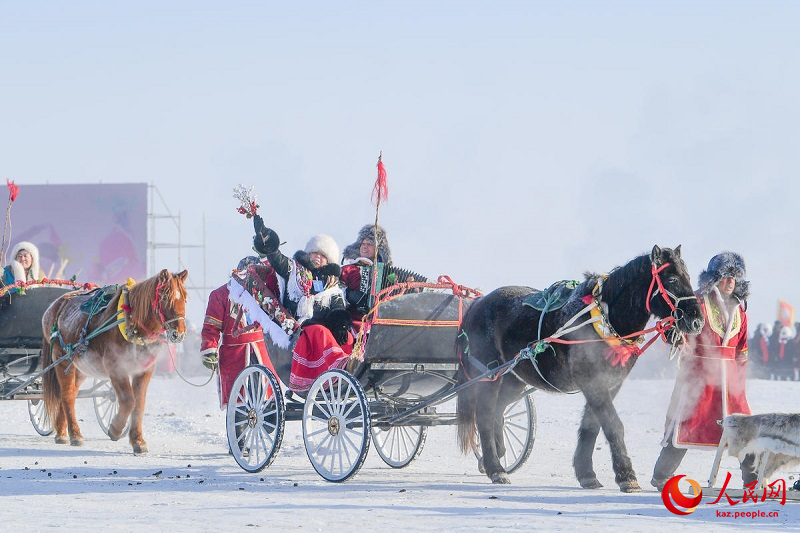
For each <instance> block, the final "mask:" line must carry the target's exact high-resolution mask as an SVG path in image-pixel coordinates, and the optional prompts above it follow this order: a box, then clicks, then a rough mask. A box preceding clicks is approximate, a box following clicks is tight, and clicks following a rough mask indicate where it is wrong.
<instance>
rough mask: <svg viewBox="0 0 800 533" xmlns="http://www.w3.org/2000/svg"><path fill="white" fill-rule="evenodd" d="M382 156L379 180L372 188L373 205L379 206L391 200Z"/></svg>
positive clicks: (379, 159) (379, 157)
mask: <svg viewBox="0 0 800 533" xmlns="http://www.w3.org/2000/svg"><path fill="white" fill-rule="evenodd" d="M382 157H383V156H382V155H380V156H378V178H377V179H376V180H375V187H373V188H372V203H373V204H374V205H376V206H377V205H378V204H380V203H381V202H385V201H387V200H388V199H389V186H388V185H387V183H386V168H385V167H384V166H383V161H382Z"/></svg>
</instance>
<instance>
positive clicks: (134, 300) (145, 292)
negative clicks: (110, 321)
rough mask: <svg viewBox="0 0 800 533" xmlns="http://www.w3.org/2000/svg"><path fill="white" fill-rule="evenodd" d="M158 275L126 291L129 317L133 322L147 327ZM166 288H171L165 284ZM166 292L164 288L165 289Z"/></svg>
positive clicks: (151, 313) (152, 314)
mask: <svg viewBox="0 0 800 533" xmlns="http://www.w3.org/2000/svg"><path fill="white" fill-rule="evenodd" d="M158 277H159V276H158V275H156V276H153V277H152V278H148V279H146V280H144V281H140V282H138V283H137V284H136V285H134V286H133V287H131V289H130V290H129V291H128V306H130V308H131V311H130V318H131V320H132V321H133V323H134V324H139V325H141V326H145V327H147V326H148V325H149V324H150V323H151V322H152V320H153V316H154V313H153V302H154V301H155V299H156V287H158ZM167 290H169V291H170V292H171V290H172V288H171V287H170V286H169V284H167ZM165 292H166V290H165Z"/></svg>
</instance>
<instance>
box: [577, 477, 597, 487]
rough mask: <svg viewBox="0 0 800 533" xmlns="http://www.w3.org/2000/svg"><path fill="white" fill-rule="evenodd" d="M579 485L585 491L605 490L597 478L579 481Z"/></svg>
mask: <svg viewBox="0 0 800 533" xmlns="http://www.w3.org/2000/svg"><path fill="white" fill-rule="evenodd" d="M578 483H580V484H581V487H582V488H584V489H600V488H603V484H602V483H600V482H599V481H597V478H596V477H590V478H585V479H579V480H578Z"/></svg>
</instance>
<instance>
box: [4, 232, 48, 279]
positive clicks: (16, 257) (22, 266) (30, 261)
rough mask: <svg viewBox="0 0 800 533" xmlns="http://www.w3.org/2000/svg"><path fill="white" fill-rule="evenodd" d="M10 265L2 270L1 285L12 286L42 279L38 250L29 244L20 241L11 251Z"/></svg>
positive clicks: (42, 273) (42, 272)
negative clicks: (18, 282) (19, 282)
mask: <svg viewBox="0 0 800 533" xmlns="http://www.w3.org/2000/svg"><path fill="white" fill-rule="evenodd" d="M11 257H13V259H12V260H11V264H9V265H8V266H6V267H5V268H4V269H3V285H4V286H7V285H13V284H14V283H16V282H17V281H21V282H23V283H25V282H28V281H35V280H39V279H42V278H44V271H43V270H42V269H41V267H40V266H39V248H37V247H36V245H34V244H33V243H31V242H28V241H22V242H19V243H17V245H16V246H14V248H12V249H11Z"/></svg>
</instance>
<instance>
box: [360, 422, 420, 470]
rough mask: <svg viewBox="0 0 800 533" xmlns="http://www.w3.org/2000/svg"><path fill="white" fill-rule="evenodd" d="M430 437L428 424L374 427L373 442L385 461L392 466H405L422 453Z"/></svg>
mask: <svg viewBox="0 0 800 533" xmlns="http://www.w3.org/2000/svg"><path fill="white" fill-rule="evenodd" d="M427 437H428V428H427V427H426V426H391V427H390V428H389V429H380V428H377V427H373V428H372V443H373V444H374V445H375V449H376V450H377V451H378V455H380V456H381V459H383V462H384V463H386V464H387V465H389V466H391V467H392V468H405V467H406V466H408V465H410V464H411V463H412V462H413V461H414V459H416V458H417V457H419V454H420V453H422V447H423V446H424V445H425V439H426V438H427Z"/></svg>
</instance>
